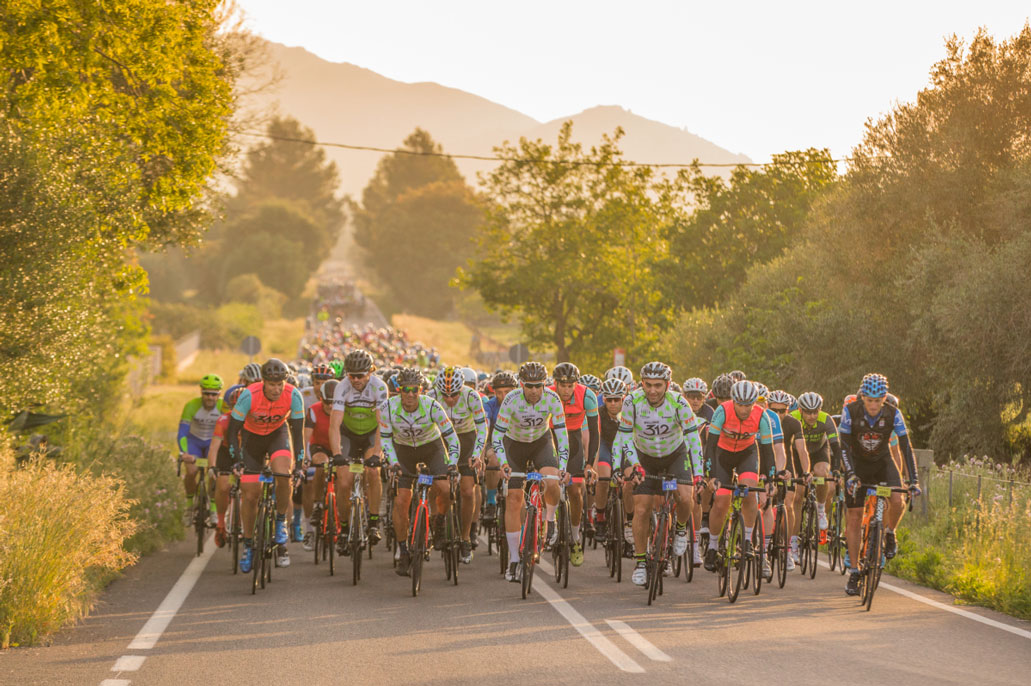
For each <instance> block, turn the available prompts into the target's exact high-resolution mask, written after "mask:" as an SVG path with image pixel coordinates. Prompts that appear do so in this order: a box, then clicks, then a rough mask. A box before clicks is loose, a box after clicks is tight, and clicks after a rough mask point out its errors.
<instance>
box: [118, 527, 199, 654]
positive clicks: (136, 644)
mask: <svg viewBox="0 0 1031 686" xmlns="http://www.w3.org/2000/svg"><path fill="white" fill-rule="evenodd" d="M216 549H217V546H215V545H214V543H213V542H212V540H211V537H208V539H207V541H205V543H204V552H203V553H202V554H201V556H200V557H195V558H193V560H192V561H191V562H190V564H189V565H187V567H186V569H185V570H184V571H183V573H182V576H180V577H179V580H178V581H176V582H175V585H174V586H172V590H170V591H169V592H168V595H166V596H165V599H164V600H162V601H161V605H159V606H158V609H156V610H154V614H152V615H151V616H150V619H148V620H147V623H146V624H144V625H143V628H142V629H140V631H139V633H137V634H136V638H134V639H133V640H132V643H130V644H129V648H128V649H129V650H149V649H151V648H153V647H154V645H155V644H156V643H157V642H158V639H160V638H161V634H163V633H165V629H167V628H168V625H169V623H170V622H171V621H172V619H173V618H174V617H175V615H176V613H177V612H179V608H181V607H182V606H183V602H184V601H185V600H186V597H187V596H188V595H190V591H192V590H193V585H194V584H196V583H197V579H199V578H200V575H201V574H202V573H203V572H204V568H205V567H206V566H207V564H208V560H210V559H211V557H212V555H214V554H215V550H216Z"/></svg>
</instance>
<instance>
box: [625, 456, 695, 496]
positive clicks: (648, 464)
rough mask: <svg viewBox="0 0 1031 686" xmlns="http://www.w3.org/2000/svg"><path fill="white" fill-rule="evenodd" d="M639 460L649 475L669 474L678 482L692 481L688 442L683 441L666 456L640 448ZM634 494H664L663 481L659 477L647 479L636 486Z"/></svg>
mask: <svg viewBox="0 0 1031 686" xmlns="http://www.w3.org/2000/svg"><path fill="white" fill-rule="evenodd" d="M637 461H638V462H640V463H641V468H642V469H644V473H645V474H647V475H649V476H660V475H662V474H669V475H670V476H672V477H673V478H675V479H676V480H677V482H678V483H681V484H689V483H691V479H692V470H691V458H690V457H688V455H687V444H686V443H681V444H680V445H679V446H678V447H677V449H676V450H674V451H673V452H672V453H670V454H669V455H666V456H665V457H653V456H652V455H648V454H646V453H642V452H641V451H640V450H638V451H637ZM634 495H662V482H661V481H659V480H657V479H645V480H644V481H642V482H641V483H639V484H637V486H635V487H634Z"/></svg>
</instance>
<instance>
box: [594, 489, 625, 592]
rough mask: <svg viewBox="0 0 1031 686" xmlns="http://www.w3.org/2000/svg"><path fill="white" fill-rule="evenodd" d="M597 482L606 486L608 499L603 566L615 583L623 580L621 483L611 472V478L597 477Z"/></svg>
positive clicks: (606, 503) (606, 502) (606, 504)
mask: <svg viewBox="0 0 1031 686" xmlns="http://www.w3.org/2000/svg"><path fill="white" fill-rule="evenodd" d="M598 482H599V483H601V484H607V486H606V487H607V488H608V499H607V500H606V501H605V526H606V527H607V528H608V531H607V532H606V534H605V542H604V543H603V544H602V545H603V546H604V548H605V566H606V567H607V568H608V570H609V578H614V579H615V580H616V581H617V582H620V581H622V580H623V546H624V541H623V520H624V513H623V493H622V491H623V489H622V485H623V481H622V479H621V478H620V477H619V475H618V473H617V472H616V471H615V470H613V472H612V476H611V477H604V476H600V477H598Z"/></svg>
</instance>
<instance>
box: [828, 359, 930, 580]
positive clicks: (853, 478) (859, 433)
mask: <svg viewBox="0 0 1031 686" xmlns="http://www.w3.org/2000/svg"><path fill="white" fill-rule="evenodd" d="M859 391H860V399H859V400H856V401H855V402H853V403H851V404H849V405H846V406H845V407H844V408H843V409H842V411H841V425H840V426H839V427H838V432H839V434H840V436H841V462H842V465H843V466H844V468H845V507H846V508H848V509H847V510H846V518H847V519H846V525H845V538H846V541H847V543H848V552H849V559H850V560H851V561H852V563H851V565H852V566H851V568H850V569H849V572H850V573H849V577H848V583H847V584H846V586H845V593H847V594H848V595H859V571H858V570H857V569H856V567H855V564H856V560H858V559H859V540H860V536H861V535H862V526H863V504H864V502H865V500H866V493H864V492H862V491H861V489H860V488H859V486H860V484H879V483H884V484H887V485H888V486H894V487H901V486H902V475H901V474H900V473H899V470H898V467H896V466H895V462H894V461H893V460H892V459H891V452H890V449H889V447H888V443H889V441H890V440H891V434H892V432H894V433H895V435H897V436H898V439H899V447H900V448H901V450H902V455H903V457H904V458H905V461H906V466H907V467H908V468H909V481H908V483H907V485H908V486H909V490H910V492H911V493H912V494H913V495H914V496H915V495H919V494H920V485H919V483H918V482H917V478H916V474H917V471H916V458H915V457H914V456H913V446H912V445H911V444H910V442H909V432H908V430H907V429H906V420H905V419H904V418H903V417H902V413H901V412H899V410H898V408H895V407H892V406H891V405H888V404H887V403H886V402H885V400H886V396H887V394H888V379H887V378H886V377H885V376H883V375H882V374H867V375H866V376H865V377H864V378H863V383H862V385H861V386H860V388H859ZM903 507H904V506H903V501H902V494H901V493H892V494H891V498H890V500H889V506H888V512H887V515H886V517H885V537H884V556H885V558H887V559H889V560H890V559H891V558H893V557H894V556H895V553H896V551H897V549H896V541H895V527H896V526H898V523H899V520H900V519H902V512H903Z"/></svg>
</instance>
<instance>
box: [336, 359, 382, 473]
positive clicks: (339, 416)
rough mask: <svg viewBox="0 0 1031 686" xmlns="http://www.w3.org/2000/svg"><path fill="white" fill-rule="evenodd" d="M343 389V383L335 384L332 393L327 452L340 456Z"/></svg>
mask: <svg viewBox="0 0 1031 686" xmlns="http://www.w3.org/2000/svg"><path fill="white" fill-rule="evenodd" d="M345 378H346V377H345ZM343 387H344V382H343V381H341V382H340V383H339V384H337V389H336V391H335V392H334V393H333V410H332V411H331V412H330V413H329V452H331V453H333V455H339V454H340V425H341V424H342V423H343V421H344V410H345V409H346V408H347V403H346V402H345V401H344V393H343ZM377 420H378V415H377ZM333 455H331V456H330V457H332V456H333Z"/></svg>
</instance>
